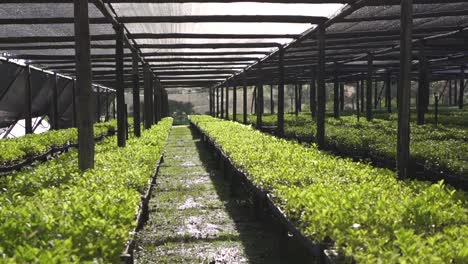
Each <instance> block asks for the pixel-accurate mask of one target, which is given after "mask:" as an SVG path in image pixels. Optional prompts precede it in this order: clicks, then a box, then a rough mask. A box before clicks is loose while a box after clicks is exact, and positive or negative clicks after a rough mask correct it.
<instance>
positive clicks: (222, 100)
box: [219, 87, 224, 119]
mask: <svg viewBox="0 0 468 264" xmlns="http://www.w3.org/2000/svg"><path fill="white" fill-rule="evenodd" d="M219 89H220V90H221V102H220V103H221V119H224V88H223V87H219Z"/></svg>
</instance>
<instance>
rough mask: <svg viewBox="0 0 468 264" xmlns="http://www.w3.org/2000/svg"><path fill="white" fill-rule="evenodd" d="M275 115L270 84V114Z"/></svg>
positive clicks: (271, 85)
mask: <svg viewBox="0 0 468 264" xmlns="http://www.w3.org/2000/svg"><path fill="white" fill-rule="evenodd" d="M274 113H275V100H274V99H273V84H270V114H272V115H273V114H274Z"/></svg>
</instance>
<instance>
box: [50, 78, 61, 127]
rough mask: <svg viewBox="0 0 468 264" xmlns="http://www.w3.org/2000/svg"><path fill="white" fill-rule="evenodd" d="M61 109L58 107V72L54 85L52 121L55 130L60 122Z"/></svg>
mask: <svg viewBox="0 0 468 264" xmlns="http://www.w3.org/2000/svg"><path fill="white" fill-rule="evenodd" d="M58 113H59V109H58V76H57V73H54V86H53V87H52V112H51V116H52V122H51V128H52V129H53V130H58V129H59V127H58V122H59V118H58V117H59V116H58V115H59V114H58Z"/></svg>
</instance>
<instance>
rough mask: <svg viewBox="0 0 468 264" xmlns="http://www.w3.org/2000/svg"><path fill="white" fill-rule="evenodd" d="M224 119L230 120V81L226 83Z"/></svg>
mask: <svg viewBox="0 0 468 264" xmlns="http://www.w3.org/2000/svg"><path fill="white" fill-rule="evenodd" d="M224 119H226V120H229V83H226V114H225V115H224Z"/></svg>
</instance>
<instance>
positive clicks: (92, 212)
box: [0, 118, 172, 263]
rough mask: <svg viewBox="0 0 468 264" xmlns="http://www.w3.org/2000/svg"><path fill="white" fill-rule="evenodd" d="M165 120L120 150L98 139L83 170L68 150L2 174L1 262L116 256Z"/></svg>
mask: <svg viewBox="0 0 468 264" xmlns="http://www.w3.org/2000/svg"><path fill="white" fill-rule="evenodd" d="M171 125H172V119H171V118H167V119H163V120H162V121H161V122H159V124H158V125H156V126H153V127H152V128H151V129H150V130H145V131H143V133H142V137H141V138H133V137H132V138H131V139H129V140H128V141H127V147H126V148H117V147H116V145H117V144H116V137H115V136H114V137H109V138H106V139H104V140H103V141H102V142H100V143H99V144H97V145H96V155H95V168H94V169H92V170H88V171H86V172H84V173H83V172H80V171H79V170H78V164H77V155H78V153H77V150H72V151H71V152H69V153H65V154H62V155H60V156H59V157H58V158H56V159H53V160H51V161H48V162H45V163H41V164H39V165H38V166H36V167H34V168H30V169H25V170H22V171H21V172H17V173H14V174H12V175H11V176H8V177H4V178H1V179H0V234H2V239H1V240H0V262H5V263H9V262H12V263H31V262H40V263H82V262H86V261H93V262H105V263H116V262H118V261H119V255H120V254H121V253H122V251H123V247H124V243H125V242H126V241H127V240H128V238H129V232H130V231H131V229H132V228H133V227H134V225H135V215H136V213H137V209H138V205H139V203H140V196H141V195H142V194H143V193H144V191H145V189H146V187H147V185H148V181H149V179H150V177H151V176H152V174H153V173H154V167H155V165H156V162H157V160H158V159H159V157H160V155H161V153H162V151H163V148H164V144H165V141H166V138H167V135H168V133H169V129H170V127H171Z"/></svg>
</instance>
